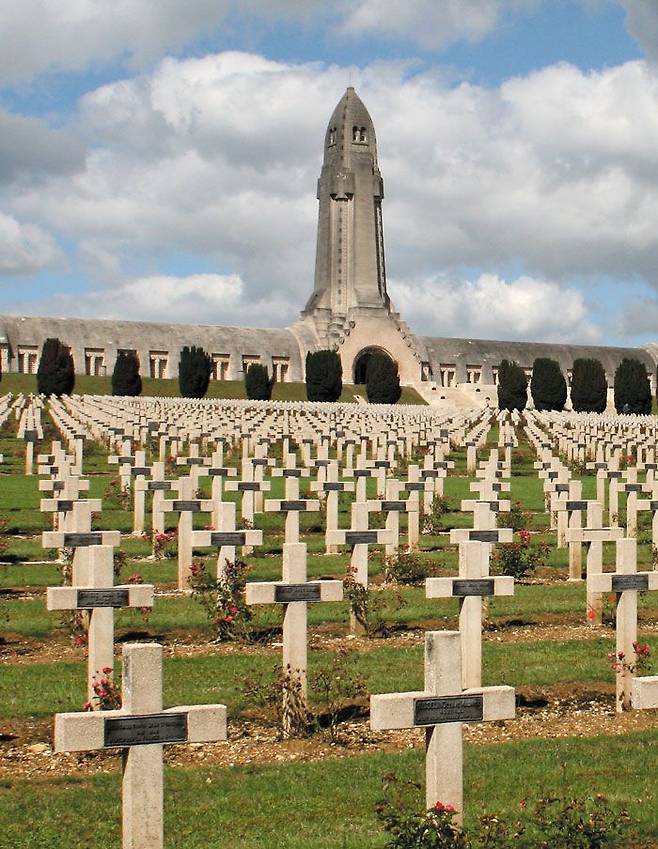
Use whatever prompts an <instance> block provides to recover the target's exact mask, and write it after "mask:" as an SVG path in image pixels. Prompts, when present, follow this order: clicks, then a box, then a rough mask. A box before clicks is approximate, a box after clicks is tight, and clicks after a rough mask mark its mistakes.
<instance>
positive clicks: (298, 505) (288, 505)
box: [281, 501, 306, 511]
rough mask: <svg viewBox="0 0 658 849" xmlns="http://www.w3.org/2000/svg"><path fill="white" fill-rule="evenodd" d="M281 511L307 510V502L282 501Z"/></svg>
mask: <svg viewBox="0 0 658 849" xmlns="http://www.w3.org/2000/svg"><path fill="white" fill-rule="evenodd" d="M281 510H284V511H285V510H289V511H293V510H306V502H305V501H282V502H281Z"/></svg>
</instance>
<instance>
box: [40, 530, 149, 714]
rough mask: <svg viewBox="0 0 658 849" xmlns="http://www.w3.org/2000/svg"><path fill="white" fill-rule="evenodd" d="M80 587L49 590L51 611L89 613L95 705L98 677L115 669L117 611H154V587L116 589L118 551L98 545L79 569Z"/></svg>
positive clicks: (90, 679)
mask: <svg viewBox="0 0 658 849" xmlns="http://www.w3.org/2000/svg"><path fill="white" fill-rule="evenodd" d="M76 577H77V578H78V580H79V582H80V583H79V584H77V585H76V586H72V587H48V588H47V595H46V605H47V607H48V610H86V611H88V612H89V623H88V655H87V698H88V700H89V701H90V702H92V699H93V695H94V690H93V684H94V676H98V675H100V673H101V671H102V670H103V669H104V668H106V667H111V668H113V667H114V609H115V608H121V607H153V586H152V585H151V584H125V585H117V586H114V550H113V549H112V547H111V546H106V545H95V546H92V547H90V548H88V549H87V557H86V558H85V561H84V563H83V564H81V565H80V568H79V569H78V574H77V576H76Z"/></svg>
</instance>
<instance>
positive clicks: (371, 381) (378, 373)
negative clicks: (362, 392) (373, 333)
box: [366, 352, 402, 404]
mask: <svg viewBox="0 0 658 849" xmlns="http://www.w3.org/2000/svg"><path fill="white" fill-rule="evenodd" d="M401 394H402V389H401V388H400V376H399V374H398V366H397V363H394V362H393V360H392V359H391V358H390V357H387V356H386V354H380V353H377V352H375V353H373V354H371V355H370V358H369V360H368V365H367V368H366V395H367V397H368V401H369V402H370V403H371V404H397V402H398V401H399V400H400V395H401Z"/></svg>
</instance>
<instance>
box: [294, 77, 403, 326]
mask: <svg viewBox="0 0 658 849" xmlns="http://www.w3.org/2000/svg"><path fill="white" fill-rule="evenodd" d="M383 197H384V184H383V180H382V176H381V173H380V171H379V166H378V164H377V140H376V138H375V128H374V125H373V123H372V119H371V117H370V115H369V114H368V110H367V109H366V107H365V106H364V104H363V102H362V101H361V99H360V98H359V96H358V95H357V93H356V92H355V90H354V89H353V88H352V87H350V88H348V89H347V91H346V92H345V94H344V95H343V97H342V98H341V99H340V101H339V103H338V105H337V106H336V108H335V109H334V112H333V115H332V116H331V120H330V121H329V126H328V127H327V132H326V135H325V140H324V161H323V164H322V172H321V174H320V179H319V180H318V200H319V201H320V208H319V215H318V239H317V253H316V259H315V283H314V287H313V294H312V295H311V297H310V299H309V301H308V303H307V305H306V308H305V310H304V315H312V316H313V319H314V321H315V325H316V327H317V329H318V331H319V332H322V331H324V332H325V333H326V334H327V335H328V337H329V338H330V339H332V338H335V336H336V334H340V332H341V330H342V328H343V325H344V323H345V320H346V318H347V317H348V315H350V314H355V313H356V314H359V313H361V314H362V313H364V312H372V311H373V310H374V311H377V312H381V311H385V312H387V313H388V312H390V308H391V306H390V301H389V298H388V295H387V293H386V267H385V262H384V233H383V226H382V199H383Z"/></svg>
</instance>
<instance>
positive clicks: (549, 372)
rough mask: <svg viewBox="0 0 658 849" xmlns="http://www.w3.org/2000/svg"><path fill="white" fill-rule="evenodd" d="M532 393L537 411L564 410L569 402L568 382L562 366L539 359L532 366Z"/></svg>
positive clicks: (552, 361)
mask: <svg viewBox="0 0 658 849" xmlns="http://www.w3.org/2000/svg"><path fill="white" fill-rule="evenodd" d="M530 393H531V395H532V400H533V402H534V405H535V409H536V410H563V409H564V405H565V403H566V401H567V381H566V380H565V377H564V375H563V374H562V369H561V368H560V364H559V363H558V362H557V361H556V360H551V359H549V358H548V357H537V359H536V360H535V362H534V364H533V366H532V378H531V380H530Z"/></svg>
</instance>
